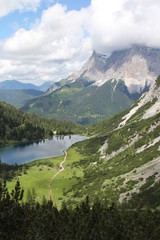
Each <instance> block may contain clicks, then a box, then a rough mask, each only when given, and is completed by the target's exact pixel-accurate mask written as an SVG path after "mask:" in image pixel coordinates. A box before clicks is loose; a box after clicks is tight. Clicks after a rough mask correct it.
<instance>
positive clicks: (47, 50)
mask: <svg viewBox="0 0 160 240" xmlns="http://www.w3.org/2000/svg"><path fill="white" fill-rule="evenodd" d="M86 16H87V10H86V9H83V10H81V11H67V8H66V7H65V6H62V5H60V4H55V5H54V6H52V7H50V8H48V9H47V10H45V11H43V13H42V16H41V19H40V20H39V21H38V22H36V23H35V24H34V25H33V26H32V29H31V30H25V29H19V30H18V31H16V32H15V34H14V35H13V36H12V37H10V38H9V39H7V40H6V41H5V42H4V43H3V44H2V45H1V53H0V55H1V57H2V58H5V59H6V60H8V61H11V60H9V59H12V67H11V68H10V71H9V72H10V74H8V68H6V67H4V69H5V70H6V71H4V72H3V73H4V74H0V78H1V79H2V76H3V78H4V76H5V78H7V79H8V77H9V76H10V78H11V79H12V78H13V76H14V78H16V79H17V78H18V79H19V75H18V74H17V75H14V74H15V72H14V71H13V68H14V67H13V66H14V65H17V64H18V68H19V71H18V72H21V73H23V69H25V70H26V69H28V73H26V72H24V74H23V75H22V78H23V79H24V80H28V78H29V77H30V78H31V79H32V80H35V81H37V82H38V81H39V82H40V81H42V80H54V81H57V80H59V79H61V78H63V77H66V76H68V74H71V73H72V72H73V71H75V70H77V69H78V68H80V67H81V65H82V64H83V63H84V61H85V60H86V59H87V58H88V57H89V55H90V54H91V51H92V45H91V39H90V38H89V37H88V36H84V25H85V19H86ZM5 72H6V74H5ZM31 72H32V75H31ZM0 73H1V72H0ZM11 73H13V74H11ZM7 76H8V77H7ZM19 80H20V79H19Z"/></svg>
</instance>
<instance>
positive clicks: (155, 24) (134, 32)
mask: <svg viewBox="0 0 160 240" xmlns="http://www.w3.org/2000/svg"><path fill="white" fill-rule="evenodd" d="M159 9H160V1H159V0H112V1H108V0H107V1H106V0H92V3H91V6H90V9H89V16H90V18H89V21H88V23H87V28H88V31H89V33H90V36H91V39H92V42H93V46H94V48H95V49H97V50H99V51H101V52H110V51H113V50H118V49H122V48H126V47H130V46H131V45H132V44H143V45H147V46H151V47H160V29H159V22H160V15H159Z"/></svg>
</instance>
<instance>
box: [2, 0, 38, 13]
mask: <svg viewBox="0 0 160 240" xmlns="http://www.w3.org/2000/svg"><path fill="white" fill-rule="evenodd" d="M40 2H41V0H0V17H4V16H6V15H8V14H9V13H10V12H13V11H15V10H19V11H25V10H31V11H36V9H37V7H38V6H39V3H40Z"/></svg>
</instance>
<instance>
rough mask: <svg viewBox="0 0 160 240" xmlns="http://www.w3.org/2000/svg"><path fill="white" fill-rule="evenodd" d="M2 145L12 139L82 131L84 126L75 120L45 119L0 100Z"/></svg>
mask: <svg viewBox="0 0 160 240" xmlns="http://www.w3.org/2000/svg"><path fill="white" fill-rule="evenodd" d="M0 128H1V131H0V145H5V144H6V143H9V142H11V141H22V140H38V139H42V138H44V137H48V136H49V135H50V136H51V135H53V133H54V132H56V134H72V133H81V132H82V131H83V130H84V128H83V127H82V126H80V125H76V124H74V123H73V122H67V121H59V120H56V119H45V118H40V117H38V116H36V115H35V114H32V115H31V114H26V113H23V112H22V111H20V110H17V109H16V108H15V107H13V106H11V105H9V104H6V103H4V102H0Z"/></svg>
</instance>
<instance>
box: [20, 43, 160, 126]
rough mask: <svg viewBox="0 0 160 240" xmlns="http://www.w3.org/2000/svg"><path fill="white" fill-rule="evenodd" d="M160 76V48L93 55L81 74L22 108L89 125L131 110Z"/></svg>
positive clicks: (68, 79)
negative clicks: (129, 108) (108, 54)
mask: <svg viewBox="0 0 160 240" xmlns="http://www.w3.org/2000/svg"><path fill="white" fill-rule="evenodd" d="M159 73H160V49H153V48H149V47H142V46H133V47H132V48H130V49H125V50H121V51H116V52H113V53H112V54H111V55H110V56H106V55H103V54H99V53H96V52H95V51H94V52H93V54H92V56H91V57H90V58H89V59H88V61H87V62H86V64H84V66H83V67H82V68H81V69H80V71H78V72H76V73H74V74H72V75H71V76H69V77H68V78H67V79H65V80H62V81H60V82H57V83H55V84H53V86H51V87H50V88H49V89H48V91H47V94H45V95H43V96H41V97H38V98H36V99H34V100H31V101H30V102H28V103H27V104H26V105H25V106H24V107H23V108H22V109H23V110H24V111H29V112H35V113H37V114H38V115H40V116H47V117H56V118H59V119H68V120H73V121H75V122H78V123H82V124H88V123H94V122H97V121H98V120H102V119H105V118H109V117H111V116H113V115H114V114H116V113H118V112H121V111H123V110H125V109H127V108H128V107H130V106H131V105H132V104H133V102H134V101H135V100H136V99H138V98H139V97H140V96H141V95H142V93H144V92H145V91H147V90H148V89H149V87H150V85H151V84H152V83H153V82H154V79H155V78H156V77H157V76H158V75H159Z"/></svg>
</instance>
